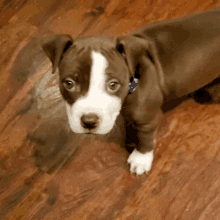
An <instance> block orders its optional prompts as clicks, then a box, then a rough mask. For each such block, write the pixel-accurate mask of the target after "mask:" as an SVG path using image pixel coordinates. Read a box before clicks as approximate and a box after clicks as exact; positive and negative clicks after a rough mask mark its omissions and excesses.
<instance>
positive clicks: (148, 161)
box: [127, 149, 154, 175]
mask: <svg viewBox="0 0 220 220" xmlns="http://www.w3.org/2000/svg"><path fill="white" fill-rule="evenodd" d="M153 159H154V155H153V150H152V151H150V152H147V153H145V154H142V153H140V152H138V151H137V150H136V149H134V150H133V152H132V153H131V155H130V156H129V157H128V160H127V162H128V163H129V164H130V171H131V172H132V173H136V174H137V175H142V174H143V173H144V172H146V173H147V172H148V171H149V170H150V169H151V165H152V162H153Z"/></svg>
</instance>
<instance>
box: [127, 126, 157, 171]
mask: <svg viewBox="0 0 220 220" xmlns="http://www.w3.org/2000/svg"><path fill="white" fill-rule="evenodd" d="M146 127H147V126H145V131H138V134H137V135H138V145H137V147H136V148H135V149H134V150H133V152H132V153H131V155H130V156H129V158H128V160H127V162H128V163H129V164H130V171H131V172H132V173H136V174H137V175H141V174H143V173H144V172H146V173H147V172H148V171H150V169H151V165H152V162H153V146H154V143H155V134H156V128H155V129H152V128H150V127H149V126H148V127H149V128H146ZM142 129H143V128H142ZM147 130H148V131H147Z"/></svg>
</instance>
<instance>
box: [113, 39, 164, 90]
mask: <svg viewBox="0 0 220 220" xmlns="http://www.w3.org/2000/svg"><path fill="white" fill-rule="evenodd" d="M116 49H117V51H118V52H119V53H121V54H122V56H124V58H125V60H126V62H127V65H128V68H129V71H130V74H131V77H137V78H140V83H143V85H144V84H145V85H147V84H146V83H147V82H144V80H143V79H144V78H145V79H146V78H149V77H150V76H149V75H152V77H157V81H158V83H159V85H160V86H161V88H162V89H163V90H165V85H164V78H163V71H162V66H161V63H160V61H159V56H158V53H157V49H156V46H155V44H154V42H152V41H151V40H150V39H144V38H141V37H139V36H124V37H118V38H117V39H116ZM147 75H148V76H147ZM152 77H151V78H152ZM140 83H139V84H140ZM164 92H166V91H164Z"/></svg>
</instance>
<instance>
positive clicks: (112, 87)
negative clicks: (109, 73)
mask: <svg viewBox="0 0 220 220" xmlns="http://www.w3.org/2000/svg"><path fill="white" fill-rule="evenodd" d="M119 88H120V84H119V82H118V81H117V80H111V81H110V82H108V85H107V89H108V91H109V92H116V91H118V90H119Z"/></svg>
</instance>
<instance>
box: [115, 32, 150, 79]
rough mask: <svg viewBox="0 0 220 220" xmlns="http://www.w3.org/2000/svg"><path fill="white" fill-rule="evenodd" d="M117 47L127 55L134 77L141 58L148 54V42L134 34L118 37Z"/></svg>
mask: <svg viewBox="0 0 220 220" xmlns="http://www.w3.org/2000/svg"><path fill="white" fill-rule="evenodd" d="M116 49H117V50H118V52H119V53H121V54H122V55H123V56H124V57H125V59H126V61H127V65H128V68H129V70H130V74H131V77H134V76H135V72H136V68H137V66H138V65H139V63H140V59H141V58H142V56H146V55H147V49H148V42H147V41H146V40H144V39H141V38H138V37H134V36H125V37H118V38H117V40H116Z"/></svg>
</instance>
